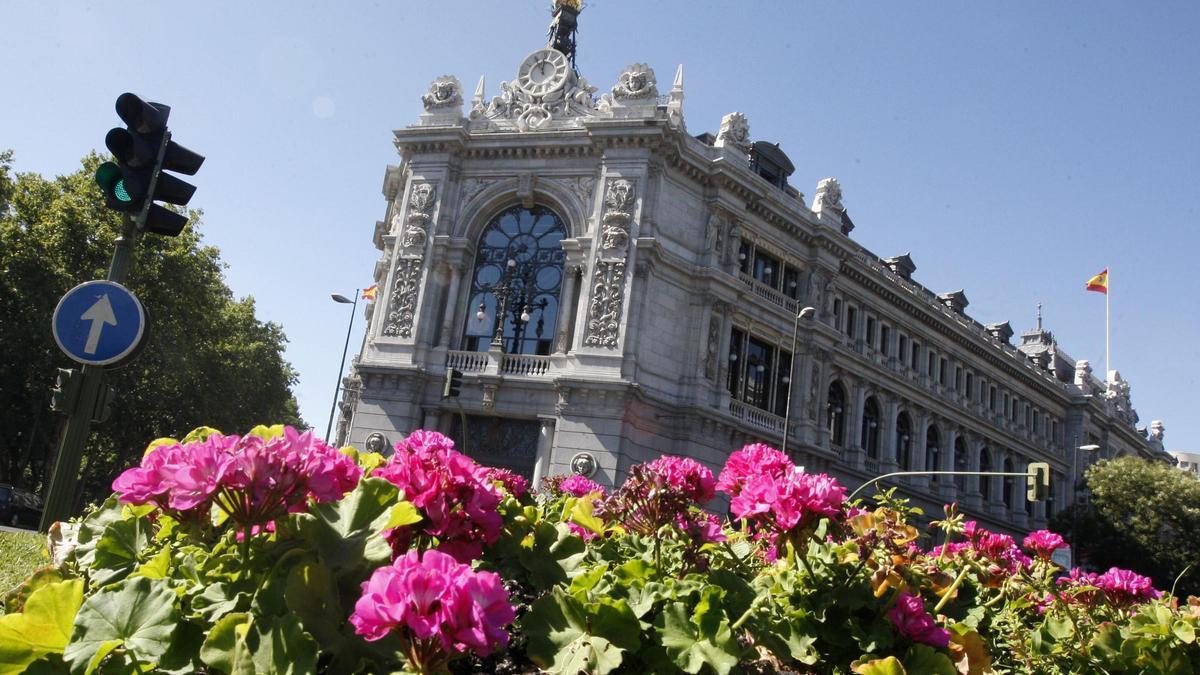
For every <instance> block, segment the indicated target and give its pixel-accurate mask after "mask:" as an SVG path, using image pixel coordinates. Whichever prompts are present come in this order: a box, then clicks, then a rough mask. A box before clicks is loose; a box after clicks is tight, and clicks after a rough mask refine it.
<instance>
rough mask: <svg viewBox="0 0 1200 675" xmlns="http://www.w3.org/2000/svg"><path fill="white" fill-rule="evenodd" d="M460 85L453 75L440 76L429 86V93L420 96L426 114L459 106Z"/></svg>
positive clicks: (460, 98)
mask: <svg viewBox="0 0 1200 675" xmlns="http://www.w3.org/2000/svg"><path fill="white" fill-rule="evenodd" d="M462 102H463V98H462V84H461V83H460V82H459V81H458V78H457V77H455V76H453V75H442V76H441V77H439V78H437V79H436V80H434V81H433V82H432V83H431V84H430V85H429V93H427V94H422V95H421V103H422V105H424V106H425V110H426V111H427V112H433V111H435V110H440V109H442V108H456V107H458V106H461V105H462Z"/></svg>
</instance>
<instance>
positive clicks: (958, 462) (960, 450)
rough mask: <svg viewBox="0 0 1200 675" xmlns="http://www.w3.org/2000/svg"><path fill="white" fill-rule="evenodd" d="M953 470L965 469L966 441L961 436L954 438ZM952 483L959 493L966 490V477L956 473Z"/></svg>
mask: <svg viewBox="0 0 1200 675" xmlns="http://www.w3.org/2000/svg"><path fill="white" fill-rule="evenodd" d="M954 470H955V471H967V470H968V469H967V441H966V440H965V439H963V437H962V436H959V437H958V438H956V439H954ZM954 485H955V486H956V487H957V488H958V492H959V495H960V496H961V495H962V493H964V492H966V491H967V477H966V476H963V475H958V476H955V477H954Z"/></svg>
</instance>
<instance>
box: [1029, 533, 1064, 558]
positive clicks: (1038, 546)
mask: <svg viewBox="0 0 1200 675" xmlns="http://www.w3.org/2000/svg"><path fill="white" fill-rule="evenodd" d="M1022 543H1023V544H1024V545H1025V550H1027V551H1030V552H1032V553H1033V554H1034V555H1036V556H1037V557H1039V558H1041V559H1042V560H1050V556H1052V555H1054V552H1055V551H1057V550H1058V549H1060V548H1066V547H1067V542H1065V541H1063V538H1062V537H1060V536H1059V535H1057V534H1055V533H1053V532H1051V531H1050V530H1038V531H1036V532H1030V533H1029V536H1027V537H1025V541H1023V542H1022Z"/></svg>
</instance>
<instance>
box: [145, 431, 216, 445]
mask: <svg viewBox="0 0 1200 675" xmlns="http://www.w3.org/2000/svg"><path fill="white" fill-rule="evenodd" d="M220 433H221V432H220V431H218V430H217V429H214V428H212V427H196V428H195V429H192V430H191V431H189V432H188V435H187V436H184V437H183V440H182V441H180V442H181V443H193V442H195V441H204V440H207V439H208V437H209V436H212V435H213V434H220ZM159 440H163V439H159ZM166 440H171V439H166ZM156 442H157V441H156Z"/></svg>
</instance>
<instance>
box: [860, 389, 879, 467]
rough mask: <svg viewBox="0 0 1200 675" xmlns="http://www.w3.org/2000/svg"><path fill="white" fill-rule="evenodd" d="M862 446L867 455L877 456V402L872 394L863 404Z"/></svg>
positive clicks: (875, 457)
mask: <svg viewBox="0 0 1200 675" xmlns="http://www.w3.org/2000/svg"><path fill="white" fill-rule="evenodd" d="M862 446H863V450H866V451H867V457H870V458H872V459H878V458H879V404H878V403H876V402H875V397H874V396H872V397H870V398H868V399H867V402H866V403H864V404H863V419H862Z"/></svg>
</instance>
